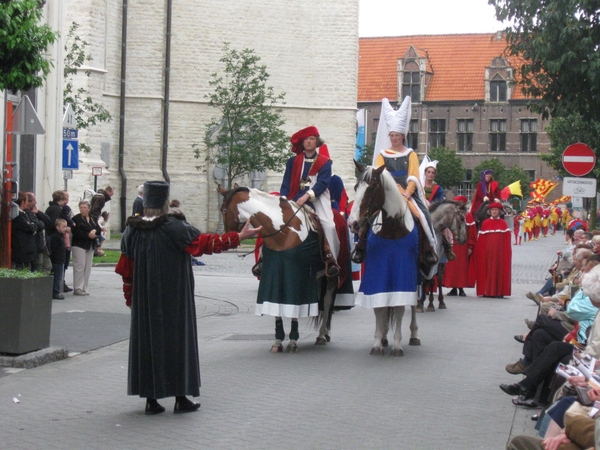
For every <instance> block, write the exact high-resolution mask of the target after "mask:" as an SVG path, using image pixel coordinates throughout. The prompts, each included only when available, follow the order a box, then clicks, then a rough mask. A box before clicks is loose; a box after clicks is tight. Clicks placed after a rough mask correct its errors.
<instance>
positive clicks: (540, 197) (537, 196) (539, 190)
mask: <svg viewBox="0 0 600 450" xmlns="http://www.w3.org/2000/svg"><path fill="white" fill-rule="evenodd" d="M557 184H558V182H556V181H550V180H544V179H543V178H538V179H537V180H535V181H534V182H533V183H529V187H530V188H531V189H533V190H532V191H531V192H530V194H529V195H531V197H532V198H533V199H534V200H535V201H538V202H543V201H544V199H545V198H546V196H547V195H548V194H549V193H550V192H552V190H553V189H554V188H555V187H556V185H557Z"/></svg>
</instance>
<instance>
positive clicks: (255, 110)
mask: <svg viewBox="0 0 600 450" xmlns="http://www.w3.org/2000/svg"><path fill="white" fill-rule="evenodd" d="M220 62H222V63H223V64H224V65H225V68H224V74H222V75H220V74H217V73H213V74H212V80H211V81H210V82H209V84H210V85H211V86H212V87H213V88H214V91H213V92H212V93H211V94H208V95H206V98H208V99H209V105H210V106H211V107H213V108H216V109H218V110H219V111H220V115H219V117H216V118H213V119H212V120H211V122H210V123H209V124H208V125H206V136H205V138H204V145H205V146H206V148H207V150H208V151H207V154H206V156H205V157H204V158H205V162H206V163H210V164H217V165H219V166H221V167H223V168H224V169H225V171H226V174H227V186H226V187H227V188H231V186H232V184H233V181H234V180H235V179H237V178H240V177H243V176H246V175H248V174H250V173H251V172H254V171H260V172H264V171H266V170H275V171H281V170H282V169H283V167H284V165H285V162H286V160H287V159H288V158H289V156H290V155H289V152H288V149H289V139H288V136H287V135H286V133H285V131H283V130H282V129H281V127H282V126H283V125H284V124H285V120H284V119H283V117H282V111H281V109H278V108H277V104H285V102H283V99H284V97H285V94H284V93H283V92H282V93H279V94H276V93H275V91H274V89H273V87H272V86H269V85H267V81H268V79H269V77H270V75H269V74H268V73H267V67H266V66H265V65H260V64H259V62H260V57H259V56H257V55H256V53H255V52H254V50H252V49H248V48H246V49H244V50H241V51H238V50H235V49H231V48H230V47H229V43H225V44H224V46H223V56H222V57H221V59H220ZM192 148H193V151H194V156H195V157H196V158H201V157H202V156H203V155H202V151H201V148H200V146H199V145H198V144H197V143H196V144H193V145H192ZM196 168H197V169H202V168H203V167H202V166H197V167H196Z"/></svg>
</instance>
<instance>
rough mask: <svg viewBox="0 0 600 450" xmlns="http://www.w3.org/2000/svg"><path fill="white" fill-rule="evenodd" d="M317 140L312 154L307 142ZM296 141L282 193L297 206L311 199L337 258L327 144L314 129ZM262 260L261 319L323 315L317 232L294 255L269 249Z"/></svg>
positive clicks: (258, 308)
mask: <svg viewBox="0 0 600 450" xmlns="http://www.w3.org/2000/svg"><path fill="white" fill-rule="evenodd" d="M311 136H314V137H316V138H317V147H318V151H315V152H314V153H312V154H310V155H308V154H307V153H305V151H304V144H303V143H304V141H305V140H306V139H307V138H309V137H311ZM290 140H291V142H292V151H293V152H294V153H295V154H296V156H292V157H291V158H290V159H289V160H288V161H287V164H286V168H285V173H284V175H283V180H282V182H281V189H280V191H279V193H280V195H281V196H282V197H286V198H288V199H289V200H293V201H298V200H299V199H300V198H301V197H303V196H304V195H305V194H308V197H309V200H308V201H307V202H306V204H307V205H309V206H311V207H313V208H314V209H315V211H316V212H317V215H318V216H319V220H320V222H321V225H322V227H323V232H324V234H325V236H326V238H327V241H328V242H329V245H330V247H331V252H332V253H333V255H335V256H337V255H338V253H339V238H338V236H337V234H336V230H335V224H334V218H333V212H332V209H331V200H330V195H329V190H328V187H329V183H330V181H331V160H330V159H329V150H328V148H327V145H325V144H324V143H323V142H322V141H321V140H320V136H319V131H318V129H317V128H316V127H314V126H313V127H307V128H304V129H302V130H300V131H298V132H296V133H295V134H294V135H293V136H292V138H291V139H290ZM262 258H263V261H262V270H261V278H260V285H259V288H258V296H257V301H256V309H255V314H256V315H259V316H260V315H263V314H268V315H271V316H275V317H290V318H292V319H297V318H300V317H314V316H317V315H318V314H319V304H318V285H317V272H318V271H320V270H323V267H324V265H323V261H322V259H321V255H320V244H319V237H318V235H317V233H314V232H311V233H309V234H308V237H307V238H306V239H305V240H304V241H303V242H302V243H301V244H300V245H298V246H297V247H293V248H291V249H288V250H282V251H274V250H270V249H268V248H267V247H266V246H263V248H262ZM295 326H297V325H295Z"/></svg>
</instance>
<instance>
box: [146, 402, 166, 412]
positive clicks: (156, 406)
mask: <svg viewBox="0 0 600 450" xmlns="http://www.w3.org/2000/svg"><path fill="white" fill-rule="evenodd" d="M162 412H165V407H164V406H161V405H160V403H158V402H157V401H156V400H151V399H149V400H146V412H145V414H146V415H147V416H153V415H154V414H160V413H162Z"/></svg>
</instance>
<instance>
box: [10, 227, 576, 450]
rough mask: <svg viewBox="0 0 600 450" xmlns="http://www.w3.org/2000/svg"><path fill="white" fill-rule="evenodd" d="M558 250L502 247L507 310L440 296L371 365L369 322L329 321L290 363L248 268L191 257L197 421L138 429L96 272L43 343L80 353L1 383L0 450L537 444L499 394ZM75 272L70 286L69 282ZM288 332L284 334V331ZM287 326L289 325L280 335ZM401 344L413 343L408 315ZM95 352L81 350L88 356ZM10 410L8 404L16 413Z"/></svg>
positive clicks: (350, 317)
mask: <svg viewBox="0 0 600 450" xmlns="http://www.w3.org/2000/svg"><path fill="white" fill-rule="evenodd" d="M563 241H564V239H563V236H562V235H560V236H559V235H557V236H554V237H549V238H546V239H540V240H539V241H534V242H532V243H525V244H523V245H522V246H513V250H514V252H513V296H512V297H511V298H509V299H476V298H475V297H473V295H474V292H473V290H471V289H469V290H467V294H468V295H469V296H468V297H466V298H461V297H447V298H446V303H447V305H448V309H447V310H445V311H444V310H442V311H436V312H435V313H425V314H419V315H418V316H417V320H418V322H419V336H420V338H421V341H422V346H421V347H409V346H408V345H405V346H404V351H405V356H404V357H403V358H392V357H389V356H383V357H374V356H370V355H369V350H370V347H371V344H372V335H373V332H374V318H373V313H372V312H371V311H369V310H363V309H357V308H354V309H353V310H351V311H344V312H339V313H336V314H335V316H334V318H333V329H332V341H331V343H329V344H328V345H327V346H326V347H315V346H314V345H313V342H314V339H315V337H316V333H315V331H314V330H312V328H309V327H308V325H307V323H306V322H301V326H300V333H301V339H300V345H301V351H300V353H298V354H295V355H290V354H270V353H269V352H268V350H269V348H270V346H271V339H272V336H273V329H274V323H273V318H271V317H256V316H254V303H255V298H256V291H257V288H258V282H257V281H256V280H255V279H254V278H253V277H252V276H251V275H250V267H251V266H252V264H253V258H252V256H249V257H247V258H244V259H241V258H238V256H237V254H236V253H235V252H228V253H226V254H222V255H211V256H206V257H202V258H201V259H202V261H204V262H205V263H206V265H205V266H196V267H194V269H193V270H194V273H195V274H196V303H197V313H198V334H199V336H198V339H199V343H200V364H201V371H202V383H203V387H202V389H201V392H202V396H201V398H200V401H201V402H202V408H201V409H200V411H199V412H198V413H193V414H184V415H173V414H172V413H171V411H172V399H165V400H164V401H163V405H164V406H165V407H166V408H167V412H166V413H165V414H161V415H159V416H154V417H147V416H145V415H144V414H143V406H144V401H143V400H142V399H139V398H135V397H128V396H127V395H126V394H125V393H126V390H127V387H126V383H127V355H128V342H127V337H128V327H129V323H128V319H129V310H128V309H127V308H126V307H125V305H124V300H123V297H122V294H121V282H120V279H119V277H118V276H117V275H115V274H114V268H112V267H94V269H93V270H92V277H91V278H92V279H91V283H90V289H89V291H90V293H91V295H90V296H89V297H74V296H72V295H70V294H67V296H66V297H67V298H66V300H64V301H54V304H53V323H52V338H51V343H52V345H62V346H66V347H67V348H68V349H69V351H71V352H73V353H80V354H78V355H76V356H73V357H71V358H69V359H68V360H65V361H60V362H57V363H53V364H49V365H46V366H42V367H39V368H36V369H30V370H23V371H19V372H18V373H12V374H10V375H6V376H3V377H2V378H0V415H2V417H3V418H4V420H3V421H2V423H1V424H0V433H1V436H2V438H1V442H2V446H3V447H5V448H11V449H31V448H45V449H46V448H47V449H53V448H56V449H66V448H69V449H71V448H84V447H85V448H92V449H95V448H97V449H134V448H135V449H137V448H140V447H144V448H157V449H158V448H160V449H164V448H178V449H182V448H190V449H191V448H194V449H197V448H208V449H232V448H248V449H271V448H290V449H322V448H330V449H372V448H381V449H388V448H390V449H391V448H394V449H398V448H401V449H432V448H444V449H461V450H464V449H476V448H485V449H502V448H504V446H505V445H506V443H507V442H508V440H509V439H510V437H511V436H514V435H517V434H523V433H524V434H531V435H534V434H535V431H534V430H533V426H534V423H533V422H531V420H529V417H530V416H531V414H533V413H535V412H537V411H530V410H526V409H522V408H515V407H514V406H513V405H512V404H511V402H510V397H509V396H507V395H506V394H504V393H503V392H502V391H500V389H499V388H498V385H499V384H500V383H506V382H516V381H518V379H519V377H515V376H512V375H509V374H507V373H506V372H505V370H504V366H505V365H506V364H507V363H509V362H514V361H516V359H517V358H518V357H519V355H520V350H521V347H520V346H519V344H517V343H516V342H515V341H514V339H513V338H512V336H513V335H515V334H521V333H523V332H524V331H525V326H524V324H523V318H524V317H530V318H533V317H534V315H535V313H536V307H535V305H534V304H533V302H531V301H530V300H527V299H526V298H525V297H524V294H525V293H526V292H527V291H529V290H536V289H537V288H538V287H539V286H541V282H542V280H543V277H544V276H545V274H546V271H547V268H548V267H549V266H550V265H551V264H552V263H553V262H554V258H555V252H556V250H557V249H558V248H560V247H562V245H563ZM70 277H71V274H68V275H67V280H70V279H71V278H70ZM286 322H287V321H286ZM286 327H289V324H288V323H286ZM403 335H404V338H403V342H404V343H407V342H408V336H409V330H408V320H407V317H405V319H404V324H403ZM90 350H91V351H90ZM15 398H16V399H17V400H19V403H15V402H14V401H13V399H15Z"/></svg>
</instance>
